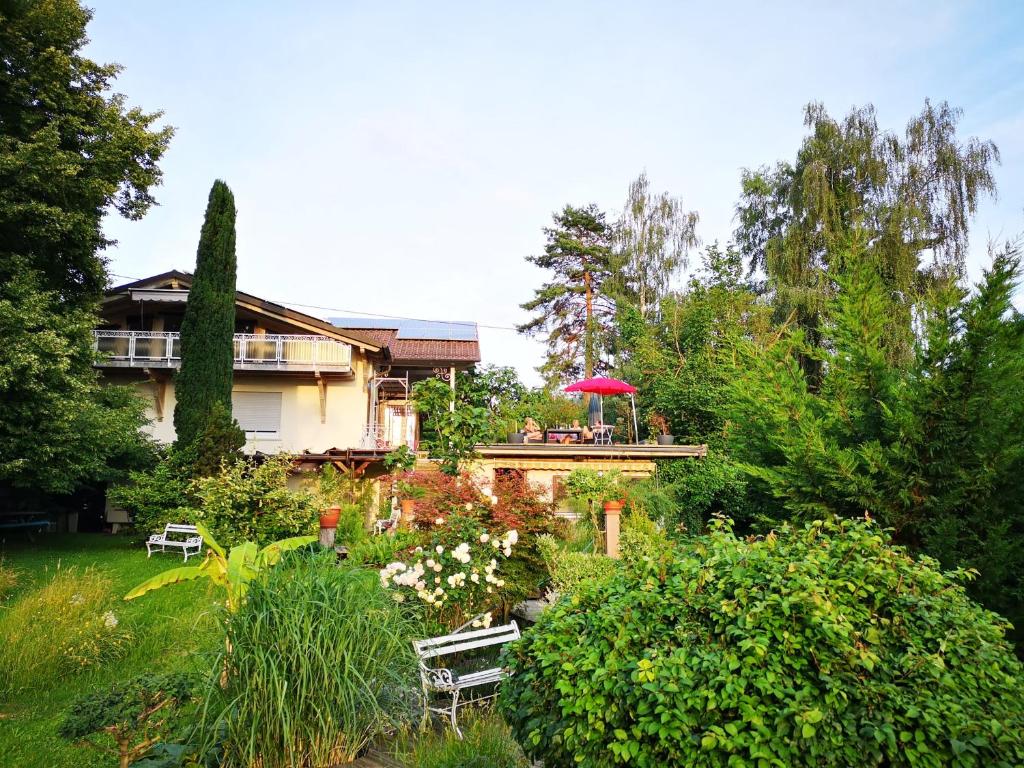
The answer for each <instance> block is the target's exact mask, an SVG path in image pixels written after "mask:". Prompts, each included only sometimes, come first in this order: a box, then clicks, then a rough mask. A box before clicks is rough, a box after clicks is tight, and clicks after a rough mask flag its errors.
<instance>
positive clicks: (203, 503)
mask: <svg viewBox="0 0 1024 768" xmlns="http://www.w3.org/2000/svg"><path fill="white" fill-rule="evenodd" d="M290 469H291V462H290V461H289V460H288V457H287V456H274V457H272V458H267V459H264V460H262V461H259V462H256V461H249V460H242V461H234V462H229V463H225V464H224V465H223V466H222V467H221V470H220V472H218V473H217V474H215V475H211V476H210V477H200V478H197V479H196V480H195V481H193V483H192V485H191V490H192V493H193V494H194V496H195V497H196V499H197V505H196V508H195V510H194V511H193V512H192V517H191V521H190V522H200V523H203V524H204V525H206V527H207V528H209V529H210V531H211V532H212V533H213V535H214V536H216V537H217V540H218V541H219V542H220V543H221V544H223V545H225V546H229V547H231V546H234V545H236V544H241V543H242V542H245V541H254V542H256V543H257V544H259V545H260V546H265V545H267V544H270V543H271V542H273V541H276V540H278V539H284V538H288V537H290V536H303V535H306V534H315V533H316V532H317V527H318V526H317V518H318V515H319V511H318V510H317V505H316V503H315V500H314V497H313V496H312V495H311V494H309V493H304V492H301V491H293V490H291V489H290V488H289V487H288V472H289V470H290Z"/></svg>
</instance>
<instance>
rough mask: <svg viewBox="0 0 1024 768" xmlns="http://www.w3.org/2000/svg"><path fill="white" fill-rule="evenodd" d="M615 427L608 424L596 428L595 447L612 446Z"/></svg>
mask: <svg viewBox="0 0 1024 768" xmlns="http://www.w3.org/2000/svg"><path fill="white" fill-rule="evenodd" d="M614 430H615V427H613V426H609V425H607V424H605V425H602V426H597V427H594V445H611V444H612V432H613V431H614Z"/></svg>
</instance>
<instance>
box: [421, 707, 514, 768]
mask: <svg viewBox="0 0 1024 768" xmlns="http://www.w3.org/2000/svg"><path fill="white" fill-rule="evenodd" d="M459 727H460V728H461V729H462V735H463V737H462V739H459V738H458V737H457V736H456V735H455V733H454V732H453V731H452V730H451V729H450V728H445V729H444V730H442V731H428V732H427V733H425V734H422V735H421V736H420V738H419V739H418V740H417V741H416V742H415V744H414V745H413V746H412V748H411V749H406V750H403V752H404V754H402V755H401V757H402V758H403V759H404V761H405V762H406V764H408V765H414V766H416V768H529V765H530V763H529V762H528V761H527V760H526V758H525V757H524V756H523V752H522V750H521V749H520V748H519V745H518V744H516V742H515V739H513V738H512V734H511V733H510V732H509V729H508V726H506V725H505V724H504V723H503V722H502V721H501V719H500V718H499V717H495V716H493V715H492V716H486V715H484V714H482V713H475V714H472V715H470V714H467V715H463V716H462V717H461V718H460V723H459Z"/></svg>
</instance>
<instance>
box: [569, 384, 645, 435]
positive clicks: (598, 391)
mask: <svg viewBox="0 0 1024 768" xmlns="http://www.w3.org/2000/svg"><path fill="white" fill-rule="evenodd" d="M565 391H566V392H589V393H590V394H592V395H601V397H602V398H603V397H604V396H605V395H629V401H630V403H631V404H632V406H633V434H634V435H635V436H636V439H638V440H639V439H640V430H639V429H638V428H637V423H636V398H634V397H633V395H635V394H636V387H634V386H633V385H632V384H627V383H626V382H624V381H619V380H618V379H609V378H607V377H605V376H595V377H594V378H592V379H584V380H583V381H577V382H576V383H575V384H570V385H569V386H568V387H566V388H565ZM601 423H602V424H603V423H604V400H603V399H602V401H601Z"/></svg>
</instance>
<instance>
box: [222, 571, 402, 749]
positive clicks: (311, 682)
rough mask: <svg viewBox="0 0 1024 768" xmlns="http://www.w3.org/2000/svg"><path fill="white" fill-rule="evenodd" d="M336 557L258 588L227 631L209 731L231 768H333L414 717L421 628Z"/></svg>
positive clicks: (373, 582) (275, 576) (366, 576)
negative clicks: (222, 679)
mask: <svg viewBox="0 0 1024 768" xmlns="http://www.w3.org/2000/svg"><path fill="white" fill-rule="evenodd" d="M333 560H334V558H333V553H330V554H328V555H326V556H317V557H312V558H295V559H293V561H292V567H290V568H280V569H276V570H274V571H272V572H271V573H270V574H268V575H267V577H266V578H265V579H261V580H258V581H256V582H254V583H253V584H252V586H251V588H250V590H249V593H248V599H247V600H246V602H245V603H244V605H243V606H242V607H241V609H240V610H239V611H238V612H237V613H235V614H234V615H233V616H231V619H230V621H229V622H228V624H227V633H228V641H229V643H230V648H231V654H230V657H229V658H228V660H227V661H228V664H229V670H230V673H229V675H228V679H227V686H226V687H225V688H223V689H222V688H221V687H220V686H219V685H216V684H214V685H213V686H212V691H211V701H210V702H209V704H208V708H207V713H206V719H205V723H204V730H205V731H206V732H207V733H208V735H209V740H210V741H213V742H220V743H222V751H221V753H220V754H219V755H217V757H218V759H219V762H218V764H220V765H224V766H253V765H261V766H264V767H265V768H278V767H281V768H284V766H320V765H337V764H340V763H344V762H348V761H350V760H352V759H353V758H355V757H356V755H357V754H358V753H359V751H360V750H361V749H362V748H363V747H364V746H365V745H366V744H367V743H368V741H369V740H370V739H372V738H373V737H374V736H376V735H378V734H381V733H385V732H387V731H390V730H392V729H393V728H395V727H396V726H397V725H399V724H401V723H403V722H407V721H408V720H409V719H410V718H411V717H412V716H413V714H414V713H415V712H416V711H417V705H418V701H417V691H418V687H419V676H418V673H417V667H416V659H415V656H414V655H413V650H412V643H411V641H412V639H413V638H414V637H417V636H419V631H420V630H419V627H418V625H417V624H416V623H415V622H414V621H412V619H411V618H410V617H409V616H408V615H407V614H406V612H404V611H403V609H402V606H400V605H399V604H398V603H396V602H395V601H394V600H393V599H392V598H391V596H390V595H389V594H388V593H386V592H385V591H384V590H383V589H381V588H380V585H379V584H377V579H376V578H375V576H374V575H373V574H372V573H368V572H367V571H365V570H363V569H354V568H353V569H347V568H338V567H336V565H335V564H334V562H333Z"/></svg>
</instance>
